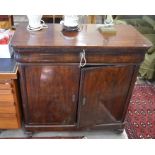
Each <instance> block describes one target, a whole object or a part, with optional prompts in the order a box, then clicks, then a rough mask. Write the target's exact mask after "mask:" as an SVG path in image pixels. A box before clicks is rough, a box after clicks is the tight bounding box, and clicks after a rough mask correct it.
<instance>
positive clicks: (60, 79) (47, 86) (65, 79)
mask: <svg viewBox="0 0 155 155" xmlns="http://www.w3.org/2000/svg"><path fill="white" fill-rule="evenodd" d="M21 71H22V76H24V77H22V79H21V80H23V82H22V81H21V84H22V85H23V86H22V91H23V92H22V94H23V93H26V94H25V95H24V96H23V108H24V109H23V110H24V116H25V120H26V122H25V123H26V124H36V125H37V124H38V125H48V124H49V125H74V124H76V120H77V118H76V113H77V100H78V89H79V79H80V69H79V67H78V65H62V66H61V65H31V66H28V65H27V66H26V65H25V66H22V67H21ZM24 91H25V92H24Z"/></svg>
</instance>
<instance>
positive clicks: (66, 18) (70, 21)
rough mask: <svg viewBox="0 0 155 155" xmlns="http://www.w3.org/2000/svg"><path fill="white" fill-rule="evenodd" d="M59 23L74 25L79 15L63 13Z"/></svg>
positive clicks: (68, 25) (77, 21)
mask: <svg viewBox="0 0 155 155" xmlns="http://www.w3.org/2000/svg"><path fill="white" fill-rule="evenodd" d="M60 24H63V25H64V26H67V27H76V26H78V24H79V17H78V16H77V15H65V16H64V19H63V20H62V21H61V22H60Z"/></svg>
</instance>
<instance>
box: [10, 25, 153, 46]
mask: <svg viewBox="0 0 155 155" xmlns="http://www.w3.org/2000/svg"><path fill="white" fill-rule="evenodd" d="M26 26H27V24H26V23H23V24H21V25H19V26H18V27H17V30H16V32H15V35H14V36H13V39H12V41H11V45H12V46H13V47H14V48H44V47H45V48H51V47H55V48H57V47H63V48H66V47H67V48H69V47H75V46H76V47H87V48H88V47H91V48H92V47H102V48H109V47H110V48H144V49H147V48H149V47H151V46H152V44H151V42H150V41H149V40H148V39H146V38H145V37H144V36H143V35H142V34H140V33H139V32H138V31H137V30H136V29H135V28H133V27H132V26H130V25H115V26H114V27H115V28H116V30H117V32H116V34H115V35H106V34H101V33H100V32H99V31H98V29H97V26H98V25H95V24H88V25H83V27H82V29H81V31H79V32H77V33H75V32H74V33H71V32H65V33H62V25H60V24H48V29H42V30H40V31H36V32H29V31H27V29H26Z"/></svg>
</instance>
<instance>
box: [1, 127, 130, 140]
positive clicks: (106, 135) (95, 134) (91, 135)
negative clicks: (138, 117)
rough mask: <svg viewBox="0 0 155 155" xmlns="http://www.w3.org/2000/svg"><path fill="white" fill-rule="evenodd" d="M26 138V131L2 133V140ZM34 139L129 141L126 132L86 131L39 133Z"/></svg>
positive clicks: (34, 135)
mask: <svg viewBox="0 0 155 155" xmlns="http://www.w3.org/2000/svg"><path fill="white" fill-rule="evenodd" d="M21 137H22V138H26V137H27V135H26V134H24V130H22V129H19V130H4V131H2V132H1V133H0V139H3V138H21ZM33 137H47V138H48V137H83V138H84V139H128V137H127V134H126V132H125V130H124V132H123V133H122V134H116V133H113V132H109V131H85V132H38V133H35V134H33Z"/></svg>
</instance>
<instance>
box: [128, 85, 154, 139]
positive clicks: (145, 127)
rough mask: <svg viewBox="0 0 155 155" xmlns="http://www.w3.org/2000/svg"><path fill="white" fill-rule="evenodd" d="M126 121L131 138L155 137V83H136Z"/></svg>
mask: <svg viewBox="0 0 155 155" xmlns="http://www.w3.org/2000/svg"><path fill="white" fill-rule="evenodd" d="M126 121H127V124H126V126H125V130H126V133H127V135H128V138H129V139H142V138H144V139H148V138H153V139H155V85H151V84H136V85H135V87H134V90H133V94H132V98H131V100H130V105H129V109H128V113H127V117H126Z"/></svg>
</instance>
